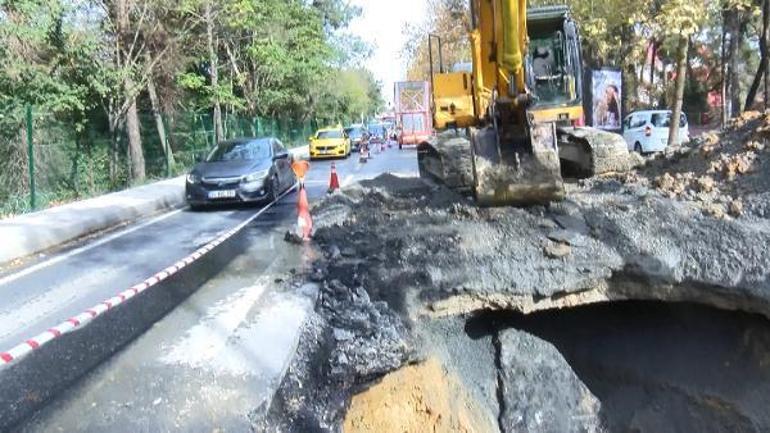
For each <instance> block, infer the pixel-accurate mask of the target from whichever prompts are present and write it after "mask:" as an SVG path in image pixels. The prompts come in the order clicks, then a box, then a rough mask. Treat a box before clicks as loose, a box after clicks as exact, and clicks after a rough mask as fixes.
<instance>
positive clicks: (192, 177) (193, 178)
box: [187, 173, 201, 185]
mask: <svg viewBox="0 0 770 433" xmlns="http://www.w3.org/2000/svg"><path fill="white" fill-rule="evenodd" d="M187 183H191V184H193V185H195V184H198V183H201V177H200V176H198V175H197V174H193V173H190V174H188V175H187Z"/></svg>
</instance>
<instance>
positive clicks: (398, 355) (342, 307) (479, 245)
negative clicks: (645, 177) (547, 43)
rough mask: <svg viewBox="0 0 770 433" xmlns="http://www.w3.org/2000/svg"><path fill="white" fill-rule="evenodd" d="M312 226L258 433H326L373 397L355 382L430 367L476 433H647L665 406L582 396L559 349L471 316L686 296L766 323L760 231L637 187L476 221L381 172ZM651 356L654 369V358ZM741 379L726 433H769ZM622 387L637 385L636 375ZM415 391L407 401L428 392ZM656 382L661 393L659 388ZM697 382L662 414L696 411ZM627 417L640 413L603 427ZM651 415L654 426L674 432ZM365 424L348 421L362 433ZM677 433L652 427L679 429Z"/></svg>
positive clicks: (769, 281) (437, 196) (759, 222)
mask: <svg viewBox="0 0 770 433" xmlns="http://www.w3.org/2000/svg"><path fill="white" fill-rule="evenodd" d="M314 214H315V220H316V223H317V225H318V230H317V232H316V235H315V242H316V245H317V246H318V247H319V248H320V249H321V250H322V251H323V253H324V259H323V260H320V261H319V262H318V263H316V264H315V271H314V272H313V275H311V277H312V278H313V279H315V280H317V281H320V282H322V290H321V292H322V295H321V296H322V300H321V302H320V303H319V305H320V306H319V308H318V309H317V312H316V318H315V319H314V320H313V321H312V323H311V325H310V326H309V327H308V329H307V330H306V335H304V336H303V341H302V342H301V344H300V347H301V349H302V350H301V353H300V354H299V355H298V358H297V359H296V360H295V364H294V365H293V366H292V368H291V370H290V372H289V374H288V375H287V378H286V380H285V381H284V384H283V385H282V387H281V390H280V392H279V395H278V397H277V398H276V401H275V402H274V404H273V406H272V407H271V408H270V410H269V411H268V415H267V416H266V417H264V418H263V419H262V421H260V422H261V423H262V424H259V423H257V424H256V425H258V426H262V427H264V428H262V429H258V430H259V431H263V430H264V431H281V432H299V431H303V432H305V431H339V429H340V427H341V426H342V425H343V423H344V420H345V414H346V413H348V405H349V404H350V400H351V398H352V396H353V395H356V394H358V393H361V392H364V394H362V396H366V397H361V398H363V399H364V401H371V400H367V399H369V398H374V397H375V396H376V395H377V392H375V394H374V395H372V394H367V391H366V390H367V389H377V390H381V389H382V388H370V387H377V386H378V385H377V383H378V380H379V379H380V378H382V377H383V376H384V375H386V374H387V373H388V372H391V371H399V373H401V370H400V369H403V368H404V366H405V365H409V364H411V363H416V362H421V361H424V360H426V359H434V358H435V359H438V360H439V361H440V362H441V365H442V369H443V370H445V371H446V374H447V377H456V378H458V384H459V386H462V388H463V389H464V390H465V391H466V392H465V395H467V396H468V398H469V399H471V400H472V401H474V402H475V404H476V406H477V407H478V408H479V411H480V412H479V413H480V414H481V415H483V416H484V417H486V418H488V419H493V420H495V419H496V420H497V424H496V425H495V426H494V428H493V429H492V430H489V431H495V432H497V431H499V432H506V433H507V432H514V431H523V430H527V431H537V432H572V431H574V432H593V431H604V430H605V429H609V431H628V430H629V429H631V428H632V427H635V426H642V427H643V428H642V427H640V428H638V429H637V431H641V432H652V431H656V430H655V428H654V424H651V421H650V420H651V419H652V418H654V414H655V410H657V409H655V408H656V407H659V406H660V405H661V404H663V405H665V401H666V400H665V399H662V400H661V398H662V397H656V396H655V395H652V396H650V395H649V394H639V393H636V394H634V393H632V394H628V395H626V396H619V397H617V398H621V399H622V398H625V399H627V401H625V403H623V404H619V403H617V401H616V400H614V399H613V397H611V396H607V395H601V396H600V395H597V394H595V392H596V390H595V389H594V388H590V389H589V387H587V386H586V385H585V382H584V380H583V376H580V375H577V374H576V373H575V371H574V370H573V369H572V367H571V364H572V362H573V361H574V359H573V360H570V359H567V358H565V357H564V356H563V355H562V354H563V353H565V352H564V350H563V348H562V347H556V348H554V346H553V345H551V344H550V343H549V342H548V341H545V340H543V339H541V338H535V337H533V336H532V335H531V334H530V333H529V332H527V331H521V328H520V327H519V326H516V325H505V326H502V325H501V324H500V320H498V319H497V318H495V317H491V318H490V317H486V316H484V319H483V320H482V324H481V325H479V324H478V323H475V324H474V323H473V322H474V319H475V318H477V317H478V316H479V315H484V314H487V313H488V312H490V311H498V312H502V313H501V314H510V312H516V313H517V314H519V313H520V314H531V313H534V312H537V311H546V310H558V309H563V308H567V307H578V306H582V305H589V304H595V303H602V302H608V301H623V300H654V301H667V302H668V301H688V302H695V303H699V304H705V305H711V306H714V307H718V308H724V309H730V310H744V311H750V312H756V313H760V314H762V315H764V316H765V317H770V254H768V250H767V245H770V221H768V220H767V219H762V218H758V217H757V218H754V219H751V220H749V219H746V218H740V219H716V218H713V217H711V216H708V215H705V214H704V213H703V212H702V211H701V210H699V209H697V208H694V207H692V206H690V205H689V204H686V203H681V202H680V201H678V200H672V199H669V198H667V197H661V196H660V194H659V193H658V192H656V191H655V190H653V189H649V188H647V187H645V186H643V185H640V184H639V183H633V182H632V183H627V184H623V183H621V182H618V181H617V180H611V179H610V180H607V179H605V180H592V181H590V182H584V183H583V184H581V185H574V186H572V187H571V190H570V191H569V196H568V198H567V199H566V200H565V201H563V202H559V203H553V204H551V205H548V206H536V207H530V208H527V209H517V208H495V209H479V208H477V207H475V206H474V205H473V204H472V203H471V202H470V201H469V200H468V199H466V198H464V197H461V196H458V195H457V194H455V193H454V192H452V191H450V190H448V189H446V188H443V187H440V186H437V185H434V184H431V183H428V182H425V181H422V180H419V179H400V178H397V177H394V176H390V175H384V176H381V177H379V178H377V179H375V180H373V181H370V182H365V183H363V184H362V185H360V186H356V187H355V188H352V189H348V190H346V191H344V193H342V194H338V195H334V196H332V197H331V198H329V199H328V200H326V201H324V202H323V203H321V204H320V205H319V206H317V207H316V208H315V209H314ZM573 327H576V328H579V326H575V325H573ZM517 329H519V330H518V331H517ZM769 334H770V332H769ZM763 335H764V334H763ZM744 338H746V339H749V340H753V339H757V338H759V339H760V340H761V339H762V338H764V337H762V336H761V335H759V336H758V335H752V334H746V336H745V337H744ZM706 340H708V339H706ZM699 341H700V340H699ZM762 341H764V340H762ZM704 353H708V351H705V352H704ZM740 356H743V355H740ZM694 359H695V358H694ZM568 361H569V362H568ZM658 361H659V362H661V363H662V364H660V366H659V367H658V368H663V369H665V359H662V358H660V359H658ZM692 362H697V361H692ZM407 368H408V367H407ZM601 368H602V369H600V370H599V372H598V373H597V374H598V375H599V376H600V377H609V378H610V379H608V383H610V384H611V385H612V386H618V384H619V383H623V381H624V380H628V379H629V378H631V377H634V378H636V376H633V374H634V373H633V372H629V371H626V372H622V371H621V372H618V373H617V376H614V375H609V376H607V372H608V371H609V370H607V367H606V366H602V367H601ZM751 371H755V370H751ZM583 373H584V374H585V372H583ZM403 374H404V375H405V376H399V377H411V376H409V375H408V374H407V373H403ZM613 374H615V373H614V372H613ZM629 375H631V376H629ZM714 376H715V375H714ZM743 379H744V381H745V382H746V383H741V386H742V387H743V388H745V389H747V390H749V391H750V392H754V391H756V393H757V395H756V397H755V398H754V397H752V398H742V397H741V398H737V397H735V394H728V397H725V398H724V399H721V400H719V401H718V404H719V405H721V406H729V407H730V412H729V414H728V415H726V417H727V418H726V419H727V420H728V421H731V420H733V419H738V418H741V419H742V420H743V421H746V422H742V423H740V424H739V423H734V425H742V426H744V425H754V426H755V427H756V428H754V429H753V430H752V429H746V430H741V431H766V430H768V429H770V421H768V420H766V419H764V418H762V417H759V416H758V415H757V413H759V412H757V411H756V410H755V409H754V408H755V406H752V405H756V404H757V401H767V396H766V395H765V393H764V389H765V385H766V383H768V380H770V378H766V377H751V378H750V380H747V379H746V377H743ZM635 380H637V382H636V383H638V384H639V386H640V387H641V388H644V387H645V386H647V385H648V384H650V381H651V379H650V378H648V377H646V376H645V377H642V378H641V379H639V378H636V379H635ZM412 383H413V385H414V388H413V390H414V392H411V391H410V392H407V393H406V394H405V396H409V395H412V396H416V395H421V394H422V393H424V392H425V388H421V387H422V385H420V382H419V381H414V382H412ZM544 384H547V386H544ZM447 386H448V385H447ZM655 386H658V387H661V388H666V387H668V386H671V382H670V381H669V380H668V379H667V378H666V377H663V379H661V381H660V383H657V384H656V385H655ZM709 386H710V385H709V384H708V383H706V384H705V385H704V387H702V388H699V389H697V390H694V391H691V393H692V395H694V398H689V399H688V398H683V399H680V400H677V402H678V403H677V404H678V405H679V406H677V407H679V408H680V409H681V411H691V412H693V413H698V414H700V413H702V411H703V410H704V409H703V408H704V407H705V406H703V405H702V403H703V402H708V401H710V400H709V399H708V398H707V397H708V395H709V394H708V393H709V389H711V388H709ZM446 389H450V388H446ZM768 394H770V393H768ZM385 395H388V394H387V393H385ZM380 397H382V396H380ZM378 398H379V397H378ZM410 398H411V397H410ZM436 398H437V399H438V400H436V401H444V402H451V400H447V399H446V398H445V396H441V395H439V396H436ZM757 399H759V400H757ZM407 401H412V402H416V401H417V398H416V397H415V398H412V399H411V400H407ZM404 404H405V406H403V407H404V408H405V409H404V410H405V411H406V413H404V414H403V416H404V418H405V419H407V420H414V419H416V418H415V416H417V415H416V414H417V413H418V412H419V411H418V410H417V409H416V408H418V406H416V405H414V404H411V405H410V404H406V403H404ZM442 404H443V403H442ZM447 404H449V403H447ZM634 405H646V407H649V408H651V409H650V410H652V412H650V413H649V414H646V415H645V414H639V415H638V416H637V417H636V418H635V417H634V416H631V417H623V416H620V415H616V413H618V414H619V413H621V412H622V410H621V409H618V408H619V407H620V408H627V407H634ZM431 407H437V408H438V407H445V406H442V405H438V404H432V406H431ZM661 413H662V414H663V416H665V417H666V418H665V421H666V422H669V423H676V422H680V421H682V420H681V419H678V418H677V414H676V413H673V412H670V413H669V412H661ZM481 415H479V416H481ZM420 416H422V415H420ZM442 416H443V415H442ZM645 416H646V417H647V418H643V417H645ZM362 417H364V415H363V414H360V415H359V416H358V418H356V419H358V420H359V421H357V422H359V424H358V425H359V426H363V425H367V424H366V423H367V422H372V423H375V424H376V422H377V421H376V420H369V419H364V418H362ZM640 417H642V418H640ZM669 417H670V418H669ZM349 421H351V422H352V419H350V420H349ZM375 424H371V425H375ZM725 425H729V422H728V423H727V424H725ZM683 426H684V427H682V428H680V429H669V430H666V431H692V430H693V429H692V428H691V429H689V430H688V429H687V428H686V427H688V426H689V427H691V426H692V424H687V423H685V424H683ZM695 430H697V429H695Z"/></svg>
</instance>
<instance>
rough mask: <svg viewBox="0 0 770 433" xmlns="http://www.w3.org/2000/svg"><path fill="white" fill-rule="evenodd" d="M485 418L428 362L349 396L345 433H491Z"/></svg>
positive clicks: (457, 385) (434, 363)
mask: <svg viewBox="0 0 770 433" xmlns="http://www.w3.org/2000/svg"><path fill="white" fill-rule="evenodd" d="M496 423H497V421H496V420H494V419H489V418H488V417H487V416H486V413H485V412H484V411H483V410H481V409H480V408H479V407H478V404H477V403H476V402H474V401H473V400H472V399H470V398H469V397H468V396H467V392H466V391H465V390H464V388H463V386H462V385H461V384H460V382H459V380H458V379H457V378H456V377H454V375H451V374H447V372H446V371H445V370H444V368H443V366H442V365H441V363H440V362H439V361H438V360H437V359H435V358H431V359H428V360H427V361H425V362H421V363H418V364H415V365H409V366H406V367H404V368H402V369H400V370H397V371H395V372H393V373H390V374H388V375H386V376H385V377H383V378H382V380H380V381H379V382H377V383H376V384H374V385H373V386H372V387H371V388H369V389H367V390H366V391H363V392H361V393H359V394H358V395H356V396H354V397H353V399H352V401H351V403H350V408H349V409H348V412H347V414H346V416H345V422H344V428H343V431H344V432H345V433H367V432H381V433H403V432H412V433H452V432H461V433H482V432H490V431H494V429H495V428H496Z"/></svg>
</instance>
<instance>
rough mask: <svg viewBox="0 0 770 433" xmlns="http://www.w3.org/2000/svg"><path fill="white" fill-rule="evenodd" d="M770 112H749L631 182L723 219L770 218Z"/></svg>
mask: <svg viewBox="0 0 770 433" xmlns="http://www.w3.org/2000/svg"><path fill="white" fill-rule="evenodd" d="M768 139H770V113H766V114H761V113H759V112H756V111H753V112H746V113H744V114H742V115H741V117H738V118H736V119H733V120H732V121H731V122H730V123H729V124H728V126H727V128H726V129H725V131H724V132H721V133H715V132H711V133H707V134H705V135H703V136H701V137H698V138H696V139H694V140H693V141H692V142H691V143H689V144H687V145H684V146H682V147H679V148H674V149H671V150H669V151H667V152H666V153H663V154H660V155H657V156H656V157H655V158H654V159H652V160H651V161H649V162H648V164H647V165H646V167H644V168H643V169H640V170H639V171H637V172H630V173H627V174H622V175H619V176H618V178H619V179H621V180H622V181H623V182H625V183H637V184H642V185H647V186H651V187H653V188H655V189H657V190H658V191H659V192H661V193H662V194H663V195H664V196H667V197H669V198H674V199H679V200H684V201H687V202H689V203H692V204H694V205H696V206H697V207H699V208H700V209H702V210H703V211H704V212H705V213H707V214H709V215H711V216H714V217H717V218H724V217H725V216H728V215H729V216H732V217H740V216H742V215H743V214H744V213H748V214H750V215H753V216H760V217H762V218H768V217H770V192H768V188H767V185H770V146H769V145H768Z"/></svg>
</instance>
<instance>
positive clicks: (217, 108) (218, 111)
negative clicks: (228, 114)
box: [206, 0, 223, 142]
mask: <svg viewBox="0 0 770 433" xmlns="http://www.w3.org/2000/svg"><path fill="white" fill-rule="evenodd" d="M212 2H213V0H207V1H206V36H207V42H208V50H209V69H210V71H209V74H210V76H211V87H212V89H214V138H215V141H216V142H220V141H222V139H223V131H222V106H221V103H220V102H219V89H218V87H219V59H218V56H217V46H218V40H216V39H215V37H214V13H213V10H212V8H213V6H212Z"/></svg>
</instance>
